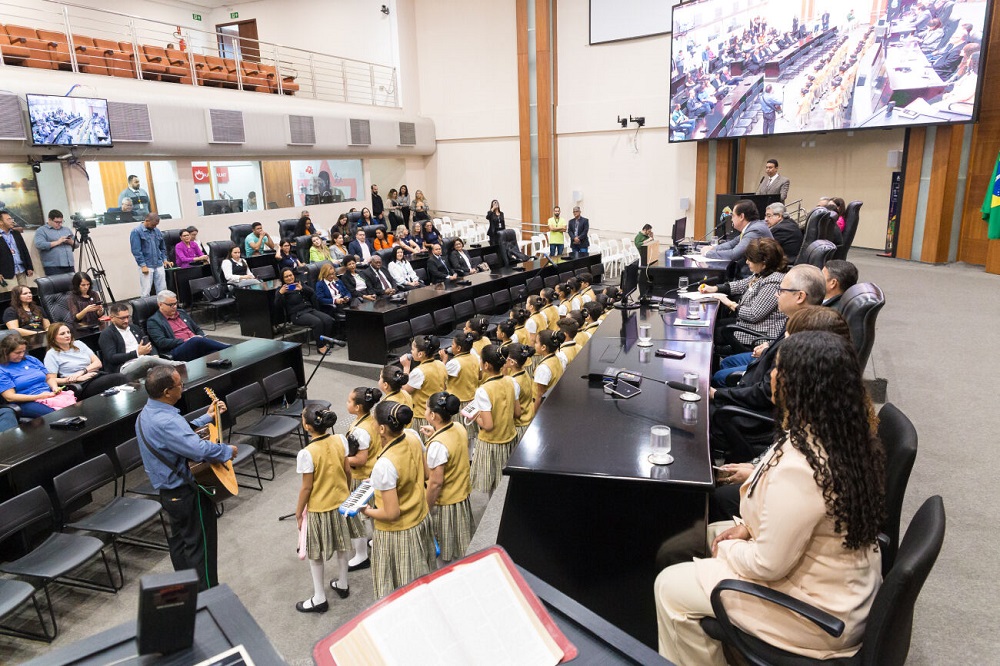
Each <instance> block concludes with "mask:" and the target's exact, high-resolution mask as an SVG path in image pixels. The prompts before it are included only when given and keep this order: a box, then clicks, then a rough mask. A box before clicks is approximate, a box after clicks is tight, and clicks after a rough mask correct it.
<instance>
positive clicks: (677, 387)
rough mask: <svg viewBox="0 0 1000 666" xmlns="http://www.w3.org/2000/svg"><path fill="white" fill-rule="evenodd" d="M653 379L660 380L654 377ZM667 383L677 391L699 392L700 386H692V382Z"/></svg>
mask: <svg viewBox="0 0 1000 666" xmlns="http://www.w3.org/2000/svg"><path fill="white" fill-rule="evenodd" d="M653 381H654V382H655V381H659V380H656V379H654V380H653ZM665 384H666V385H667V386H669V387H670V388H672V389H674V390H675V391H683V392H685V393H697V392H698V387H697V386H691V385H690V384H685V383H684V382H665Z"/></svg>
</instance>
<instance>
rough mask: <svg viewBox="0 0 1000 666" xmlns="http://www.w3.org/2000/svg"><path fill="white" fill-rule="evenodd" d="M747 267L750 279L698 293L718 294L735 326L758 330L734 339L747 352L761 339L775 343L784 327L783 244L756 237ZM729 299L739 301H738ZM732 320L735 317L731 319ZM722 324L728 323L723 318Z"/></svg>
mask: <svg viewBox="0 0 1000 666" xmlns="http://www.w3.org/2000/svg"><path fill="white" fill-rule="evenodd" d="M746 262H747V266H748V267H749V268H750V273H751V275H750V277H748V278H743V279H742V280H736V281H735V282H727V283H725V284H721V285H719V286H718V287H714V286H711V285H701V286H700V287H698V290H699V291H700V292H702V293H705V294H715V293H717V294H719V296H718V300H719V303H720V308H719V309H720V310H722V311H723V312H724V311H725V310H723V308H728V310H729V311H730V312H731V313H732V314H734V315H735V317H736V323H738V324H740V325H742V326H745V327H747V328H749V329H752V330H753V331H755V332H756V333H755V334H751V333H744V332H742V331H737V332H736V333H735V338H736V341H737V342H738V343H740V344H741V345H743V346H744V347H746V349H736V350H733V351H735V352H741V351H747V350H748V349H752V348H753V347H754V346H755V345H756V344H757V343H758V342H759V341H761V340H774V339H775V338H777V337H778V336H779V335H781V331H782V330H783V329H784V327H785V314H784V313H783V312H781V311H780V310H779V309H778V287H779V286H780V285H781V280H782V278H784V277H785V270H786V266H785V252H784V250H782V249H781V244H780V243H778V241H776V240H774V239H773V238H755V239H754V240H752V241H750V244H749V245H748V246H747V253H746ZM730 296H734V297H736V298H739V302H738V303H737V302H736V301H734V300H732V299H731V298H730ZM728 319H729V321H732V318H731V317H729V318H728ZM719 322H720V323H725V322H724V320H723V319H722V317H720V318H719Z"/></svg>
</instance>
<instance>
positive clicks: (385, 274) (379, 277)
mask: <svg viewBox="0 0 1000 666" xmlns="http://www.w3.org/2000/svg"><path fill="white" fill-rule="evenodd" d="M365 273H366V275H365V281H366V282H369V283H370V284H371V285H372V289H374V290H375V295H376V296H391V295H393V294H395V293H396V292H397V291H398V289H397V288H396V281H395V280H393V279H392V276H391V275H389V271H387V270H385V268H384V267H383V266H382V257H381V256H379V255H377V254H373V255H372V258H371V261H369V262H368V270H367V271H365Z"/></svg>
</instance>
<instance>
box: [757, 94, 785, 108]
mask: <svg viewBox="0 0 1000 666" xmlns="http://www.w3.org/2000/svg"><path fill="white" fill-rule="evenodd" d="M779 106H781V100H780V99H778V98H777V97H775V96H774V95H772V94H770V93H764V94H763V95H761V96H760V111H761V113H775V112H776V111H777V110H778V107H779Z"/></svg>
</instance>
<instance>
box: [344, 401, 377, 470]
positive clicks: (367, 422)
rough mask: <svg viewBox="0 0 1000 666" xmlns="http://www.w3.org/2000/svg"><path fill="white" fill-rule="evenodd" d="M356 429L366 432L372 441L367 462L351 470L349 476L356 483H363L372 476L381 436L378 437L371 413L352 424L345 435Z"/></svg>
mask: <svg viewBox="0 0 1000 666" xmlns="http://www.w3.org/2000/svg"><path fill="white" fill-rule="evenodd" d="M358 428H360V429H361V430H364V431H365V432H367V433H368V436H369V437H371V439H372V441H371V444H369V445H368V462H366V463H365V464H364V465H362V466H361V467H353V468H351V475H352V476H353V477H354V478H355V479H357V480H358V481H364V480H365V479H367V478H368V477H370V476H371V475H372V467H374V466H375V459H376V458H377V457H378V451H379V448H380V445H381V442H382V436H381V435H379V432H378V424H376V423H375V416H374V415H372V413H371V412H369V413H367V414H365V415H364V416H362V417H360V418H358V419H357V420H356V421H355V422H354V423H352V424H351V427H349V428H348V429H347V433H348V434H350V433H352V432H354V431H355V430H357V429H358Z"/></svg>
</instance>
